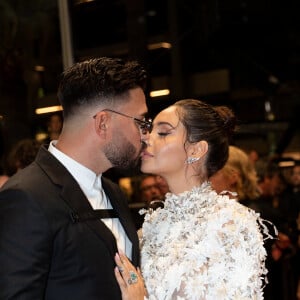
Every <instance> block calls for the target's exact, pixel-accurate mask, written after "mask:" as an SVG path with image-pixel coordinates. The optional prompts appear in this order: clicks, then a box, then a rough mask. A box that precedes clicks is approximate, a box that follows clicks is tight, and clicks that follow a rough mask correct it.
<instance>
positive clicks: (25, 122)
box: [0, 0, 300, 155]
mask: <svg viewBox="0 0 300 300" xmlns="http://www.w3.org/2000/svg"><path fill="white" fill-rule="evenodd" d="M59 1H62V0H59ZM57 3H58V2H57V1H54V0H27V1H22V0H0V76H1V78H0V115H1V117H0V122H1V123H0V124H1V155H2V154H3V153H5V152H6V151H7V150H8V149H9V148H10V146H11V145H12V144H13V143H14V142H15V141H16V140H18V139H20V138H23V137H27V136H35V134H36V133H37V132H39V131H44V130H45V125H46V120H47V117H48V116H47V114H46V115H36V114H35V109H36V108H37V107H43V106H48V105H55V104H57V103H58V102H57V99H56V88H57V83H58V82H57V78H58V75H59V74H60V73H61V72H62V70H63V63H62V44H61V35H60V23H59V22H60V19H59V9H58V6H57ZM68 7H69V13H70V22H71V29H72V41H73V47H72V48H73V58H74V61H80V60H83V59H86V58H89V57H94V56H102V55H105V56H121V57H124V58H127V57H129V58H137V59H139V60H140V61H142V62H143V63H144V64H145V66H146V68H147V70H148V72H149V75H150V80H149V91H150V90H152V89H159V88H169V89H170V91H171V94H170V95H168V96H165V97H160V98H150V97H148V104H149V108H150V112H151V114H153V115H154V114H155V113H157V112H158V111H159V110H160V109H162V108H164V107H165V106H167V105H169V104H171V103H173V102H174V101H175V100H178V99H181V98H190V97H194V98H197V99H202V100H205V101H207V102H209V103H212V104H216V105H219V104H225V105H228V106H230V107H231V108H232V109H233V110H234V111H235V113H236V114H237V116H238V118H239V120H240V129H239V131H238V133H237V134H236V137H235V143H236V144H237V145H239V146H241V147H243V148H245V149H253V148H254V149H256V150H257V151H258V152H259V153H260V154H261V155H272V154H274V153H279V154H287V155H290V154H291V155H292V154H293V155H295V153H296V155H297V153H298V154H299V148H300V146H299V145H300V143H299V140H300V138H299V131H300V130H299V121H298V115H299V111H300V110H299V106H300V71H299V66H300V21H299V11H300V9H299V8H300V1H296V0H295V1H291V0H285V1H283V0H272V1H271V0H242V1H237V0H236V1H234V0H222V1H218V0H215V1H212V0H194V1H192V0H169V1H164V0H144V1H142V0H123V1H121V0H95V1H83V0H81V1H80V0H70V1H68ZM61 21H62V20H61ZM63 21H66V20H63ZM157 42H168V43H170V44H171V45H172V47H171V48H170V49H166V48H158V49H155V50H149V45H153V44H154V43H157ZM36 65H42V66H44V68H45V70H44V71H42V72H41V71H36V70H35V66H36ZM266 104H269V105H270V107H271V111H267V110H266Z"/></svg>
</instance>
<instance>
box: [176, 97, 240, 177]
mask: <svg viewBox="0 0 300 300" xmlns="http://www.w3.org/2000/svg"><path fill="white" fill-rule="evenodd" d="M174 106H176V107H178V116H179V119H180V121H181V122H182V124H183V125H184V127H185V129H186V131H187V137H186V142H189V143H196V142H199V141H203V140H204V141H206V142H207V143H208V153H207V157H206V172H207V174H206V175H207V177H210V176H212V175H213V174H214V173H216V172H217V171H218V170H220V169H222V167H223V166H224V165H225V163H226V161H227V159H228V151H229V150H228V148H229V144H230V141H231V138H232V136H233V133H234V129H235V126H236V117H235V115H234V113H233V112H232V110H231V109H230V108H228V107H227V106H212V105H210V104H207V103H205V102H203V101H200V100H195V99H184V100H180V101H177V102H175V103H174Z"/></svg>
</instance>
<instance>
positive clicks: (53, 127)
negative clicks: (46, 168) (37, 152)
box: [43, 113, 63, 144]
mask: <svg viewBox="0 0 300 300" xmlns="http://www.w3.org/2000/svg"><path fill="white" fill-rule="evenodd" d="M62 126H63V117H62V115H61V114H60V113H54V114H52V115H50V117H49V120H48V122H47V132H48V136H47V138H46V139H45V140H44V141H43V143H45V144H49V143H50V142H51V141H54V140H58V138H59V135H60V133H61V130H62Z"/></svg>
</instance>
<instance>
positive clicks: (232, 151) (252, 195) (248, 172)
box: [210, 146, 260, 206]
mask: <svg viewBox="0 0 300 300" xmlns="http://www.w3.org/2000/svg"><path fill="white" fill-rule="evenodd" d="M210 181H211V183H212V186H213V188H214V189H215V190H216V191H217V192H218V193H220V192H222V191H231V192H235V193H236V194H237V199H238V201H239V202H241V203H243V204H244V205H246V206H248V205H247V204H248V203H251V202H253V201H255V200H257V199H258V198H259V196H260V192H259V186H258V178H257V174H256V170H255V167H254V165H253V163H251V160H250V159H249V157H248V155H247V154H246V152H244V151H243V150H242V149H240V148H238V147H236V146H229V156H228V160H227V162H226V164H225V166H224V167H223V168H222V169H221V170H219V171H218V172H217V173H216V174H214V175H213V176H212V177H211V178H210Z"/></svg>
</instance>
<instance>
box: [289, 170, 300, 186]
mask: <svg viewBox="0 0 300 300" xmlns="http://www.w3.org/2000/svg"><path fill="white" fill-rule="evenodd" d="M291 179H292V184H293V185H294V186H297V187H299V186H300V166H294V168H293V172H292V178H291Z"/></svg>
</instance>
